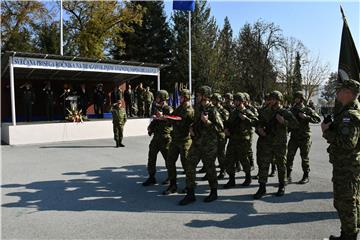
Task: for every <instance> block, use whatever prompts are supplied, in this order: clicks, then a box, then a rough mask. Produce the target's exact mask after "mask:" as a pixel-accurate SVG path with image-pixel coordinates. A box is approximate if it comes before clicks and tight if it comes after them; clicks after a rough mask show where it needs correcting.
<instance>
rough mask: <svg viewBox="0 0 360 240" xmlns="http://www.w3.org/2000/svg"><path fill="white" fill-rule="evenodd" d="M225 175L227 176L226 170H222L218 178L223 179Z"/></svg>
mask: <svg viewBox="0 0 360 240" xmlns="http://www.w3.org/2000/svg"><path fill="white" fill-rule="evenodd" d="M224 177H225V171H224V170H220V172H219V175H218V176H217V179H218V180H222V179H224Z"/></svg>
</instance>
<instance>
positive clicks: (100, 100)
mask: <svg viewBox="0 0 360 240" xmlns="http://www.w3.org/2000/svg"><path fill="white" fill-rule="evenodd" d="M105 102H106V98H105V92H104V90H103V84H102V83H100V84H98V85H97V87H96V89H95V91H94V111H95V114H97V115H98V117H99V118H104V107H105Z"/></svg>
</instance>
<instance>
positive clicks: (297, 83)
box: [292, 52, 302, 94]
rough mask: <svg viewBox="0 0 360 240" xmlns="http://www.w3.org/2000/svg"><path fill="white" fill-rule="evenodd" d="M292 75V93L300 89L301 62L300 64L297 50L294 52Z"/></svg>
mask: <svg viewBox="0 0 360 240" xmlns="http://www.w3.org/2000/svg"><path fill="white" fill-rule="evenodd" d="M293 76H294V77H293V79H294V80H293V81H292V92H293V94H294V93H295V92H298V91H301V90H302V77H301V64H300V53H299V52H296V57H295V66H294V73H293Z"/></svg>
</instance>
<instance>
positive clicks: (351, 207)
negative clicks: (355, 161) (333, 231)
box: [332, 167, 360, 234]
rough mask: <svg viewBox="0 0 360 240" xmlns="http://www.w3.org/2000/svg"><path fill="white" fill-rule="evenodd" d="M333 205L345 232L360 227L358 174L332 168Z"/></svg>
mask: <svg viewBox="0 0 360 240" xmlns="http://www.w3.org/2000/svg"><path fill="white" fill-rule="evenodd" d="M332 181H333V187H334V207H335V208H336V210H337V213H338V215H339V218H340V222H341V230H342V231H344V232H345V233H347V234H354V233H357V232H359V228H360V174H354V173H352V172H350V171H344V170H337V169H336V168H335V167H334V169H333V179H332Z"/></svg>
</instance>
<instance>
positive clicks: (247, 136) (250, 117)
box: [224, 93, 257, 188]
mask: <svg viewBox="0 0 360 240" xmlns="http://www.w3.org/2000/svg"><path fill="white" fill-rule="evenodd" d="M234 100H237V101H240V102H242V103H244V101H245V96H244V95H243V94H242V93H236V94H235V96H234ZM240 115H243V116H245V117H246V118H245V119H244V120H242V119H241V118H240ZM256 121H257V118H256V116H255V115H254V113H253V112H252V111H250V110H249V109H246V108H245V105H243V109H240V108H239V107H236V108H235V110H234V111H233V112H232V113H231V114H230V117H229V119H228V121H226V122H225V129H227V130H228V131H229V132H230V137H229V144H228V146H227V149H226V164H225V165H226V172H227V173H228V174H229V182H228V183H227V184H226V185H225V186H224V188H230V187H233V186H235V162H236V161H238V160H240V163H241V165H242V166H243V169H244V172H245V174H246V180H245V182H244V183H243V186H248V185H249V184H250V183H251V176H250V169H251V166H250V159H249V154H248V153H249V149H250V148H251V131H252V126H253V124H254V123H255V122H256Z"/></svg>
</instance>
